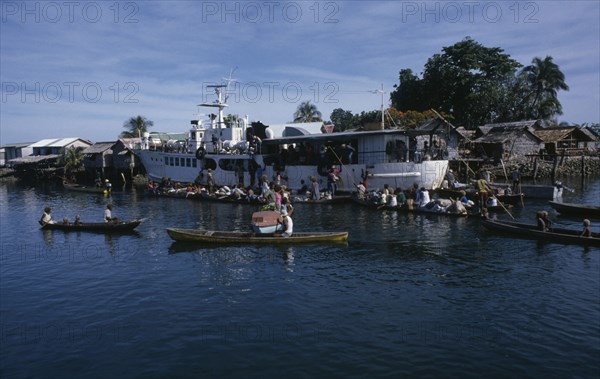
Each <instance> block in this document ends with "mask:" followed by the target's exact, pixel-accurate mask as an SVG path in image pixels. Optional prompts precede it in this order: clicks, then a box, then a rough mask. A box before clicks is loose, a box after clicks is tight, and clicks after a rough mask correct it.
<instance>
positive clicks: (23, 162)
mask: <svg viewBox="0 0 600 379" xmlns="http://www.w3.org/2000/svg"><path fill="white" fill-rule="evenodd" d="M90 145H92V143H91V142H90V141H88V140H86V139H83V138H48V139H43V140H40V141H38V142H35V143H33V144H31V145H28V146H27V149H31V154H30V155H27V156H21V157H18V158H13V159H11V160H9V161H7V164H8V165H10V166H11V167H13V168H14V169H15V170H16V175H17V176H23V177H24V176H28V177H29V178H38V179H46V178H49V177H51V176H52V175H54V174H55V171H56V169H57V165H58V158H59V155H60V152H61V151H62V150H63V149H69V148H72V147H84V148H85V147H88V146H90ZM21 152H22V153H23V152H24V151H23V149H22V151H21Z"/></svg>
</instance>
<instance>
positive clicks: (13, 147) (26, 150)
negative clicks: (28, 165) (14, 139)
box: [0, 142, 33, 167]
mask: <svg viewBox="0 0 600 379" xmlns="http://www.w3.org/2000/svg"><path fill="white" fill-rule="evenodd" d="M32 144H33V142H24V143H13V144H6V145H3V146H2V147H0V167H5V166H10V164H9V161H11V160H13V159H16V158H22V157H26V156H28V155H31V154H32V153H33V148H32V147H31V145H32Z"/></svg>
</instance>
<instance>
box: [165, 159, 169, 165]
mask: <svg viewBox="0 0 600 379" xmlns="http://www.w3.org/2000/svg"><path fill="white" fill-rule="evenodd" d="M168 165H169V157H165V166H168Z"/></svg>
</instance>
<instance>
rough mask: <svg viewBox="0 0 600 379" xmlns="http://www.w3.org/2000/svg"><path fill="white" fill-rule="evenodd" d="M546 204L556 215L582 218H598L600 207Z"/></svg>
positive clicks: (553, 202) (552, 202)
mask: <svg viewBox="0 0 600 379" xmlns="http://www.w3.org/2000/svg"><path fill="white" fill-rule="evenodd" d="M548 204H550V206H551V207H552V208H554V209H555V210H556V211H557V212H558V213H560V214H565V215H570V216H578V217H581V218H582V219H583V218H600V207H598V206H594V205H586V204H575V203H558V202H556V201H549V202H548Z"/></svg>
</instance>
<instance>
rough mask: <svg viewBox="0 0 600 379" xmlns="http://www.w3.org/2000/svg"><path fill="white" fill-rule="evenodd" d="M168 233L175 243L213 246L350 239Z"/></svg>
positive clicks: (335, 235) (314, 235) (322, 235)
mask: <svg viewBox="0 0 600 379" xmlns="http://www.w3.org/2000/svg"><path fill="white" fill-rule="evenodd" d="M167 233H169V236H170V237H171V238H172V239H174V240H175V241H181V242H203V243H211V244H214V243H216V244H241V243H245V244H247V243H250V244H274V245H277V244H301V243H340V242H345V241H346V240H347V239H348V232H310V233H307V232H304V233H303V232H301V233H294V234H292V235H291V237H281V236H278V235H274V234H256V233H251V232H223V231H214V230H200V229H180V228H167Z"/></svg>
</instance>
